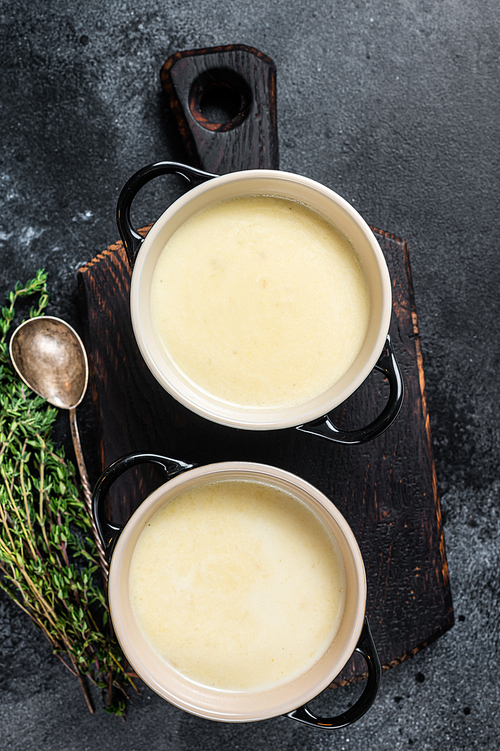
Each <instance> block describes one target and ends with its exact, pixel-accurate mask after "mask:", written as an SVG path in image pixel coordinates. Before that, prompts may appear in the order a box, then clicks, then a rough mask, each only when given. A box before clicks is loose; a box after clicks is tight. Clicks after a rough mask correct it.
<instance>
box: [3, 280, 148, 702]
mask: <svg viewBox="0 0 500 751" xmlns="http://www.w3.org/2000/svg"><path fill="white" fill-rule="evenodd" d="M32 295H38V304H37V305H36V306H35V307H32V308H31V310H30V313H29V316H30V318H33V317H35V316H40V315H43V312H44V310H45V308H46V307H47V304H48V294H47V275H46V273H45V272H44V271H41V270H39V271H38V272H37V274H36V277H35V278H34V279H32V280H30V281H29V282H27V283H26V284H25V285H24V286H23V285H22V284H20V283H19V282H18V283H17V284H16V285H15V288H14V290H13V291H12V292H10V293H9V295H8V297H7V301H6V305H5V306H4V307H3V308H2V309H1V313H0V589H3V590H4V592H6V593H7V594H8V595H9V597H11V598H12V600H13V601H14V602H15V603H16V604H17V605H18V606H19V607H20V608H21V609H22V610H23V611H24V612H25V613H26V614H27V615H28V616H29V617H30V618H31V620H32V621H33V622H34V623H35V624H36V625H37V626H38V627H39V628H40V629H41V630H42V631H43V633H44V634H45V636H46V637H47V639H48V640H49V642H50V644H51V647H52V650H53V653H54V654H55V655H56V656H57V657H58V658H59V659H60V660H61V662H62V663H63V665H64V666H65V667H66V668H67V669H68V670H69V671H70V672H71V673H73V675H75V676H76V677H77V678H78V679H79V681H80V684H81V686H82V689H83V692H84V696H85V700H86V702H87V706H88V708H89V710H90V711H91V712H92V711H93V708H92V703H91V700H90V695H89V692H88V689H87V685H86V679H90V680H91V681H92V682H93V683H95V684H96V685H97V686H98V687H100V688H101V689H102V694H103V705H104V709H105V710H106V711H108V712H110V713H112V714H117V715H123V713H124V710H125V700H126V698H127V694H126V692H125V686H126V685H127V684H129V685H132V686H133V687H134V688H135V685H134V683H133V677H134V674H133V673H132V672H131V671H130V670H129V669H128V668H127V665H126V660H125V658H124V656H123V654H122V652H121V650H120V647H119V645H118V643H117V641H116V638H115V637H114V636H113V633H112V629H111V628H110V624H109V622H108V617H109V611H108V605H107V600H106V596H105V593H104V591H103V589H102V586H101V582H100V578H99V574H98V569H99V559H98V553H97V550H96V546H95V543H94V541H93V540H92V538H91V535H90V534H89V531H90V519H89V518H88V514H87V511H86V507H85V503H84V500H83V498H82V494H81V492H79V490H78V485H77V479H76V475H75V469H74V467H73V465H72V464H71V462H69V461H68V460H67V459H66V458H65V456H64V451H63V449H60V448H56V447H55V446H54V443H53V441H52V438H51V433H52V427H53V424H54V421H55V418H56V415H57V410H56V409H55V408H54V407H51V406H50V405H48V404H47V402H46V401H45V400H44V399H42V398H41V397H39V396H36V395H35V394H34V393H33V392H32V391H31V390H30V389H29V388H28V387H27V386H25V384H24V383H23V382H22V381H21V380H20V378H19V377H18V376H17V374H16V373H15V371H14V369H13V367H12V365H11V364H10V361H9V355H8V348H7V342H6V339H7V334H8V332H9V330H10V328H11V325H12V322H13V320H14V317H15V306H16V303H17V302H18V301H19V299H20V298H24V297H29V296H32Z"/></svg>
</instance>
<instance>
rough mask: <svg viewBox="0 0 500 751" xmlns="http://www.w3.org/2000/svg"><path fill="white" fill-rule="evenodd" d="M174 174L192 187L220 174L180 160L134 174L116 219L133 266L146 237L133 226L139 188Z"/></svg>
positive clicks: (128, 182)
mask: <svg viewBox="0 0 500 751" xmlns="http://www.w3.org/2000/svg"><path fill="white" fill-rule="evenodd" d="M172 174H175V175H180V176H181V177H183V178H184V179H185V180H187V182H188V183H189V187H190V188H194V187H195V186H196V185H199V184H200V183H203V182H205V181H206V180H210V179H212V178H213V177H218V175H214V174H212V173H211V172H203V170H199V169H196V168H195V167H189V166H188V165H187V164H181V163H180V162H155V163H154V164H148V165H147V166H146V167H143V168H142V169H140V170H138V171H137V172H136V173H135V174H134V175H132V177H131V178H130V179H129V180H128V181H127V182H126V183H125V185H124V186H123V189H122V192H121V193H120V197H119V198H118V205H117V207H116V221H117V223H118V229H119V231H120V237H121V239H122V241H123V244H124V246H125V250H126V251H127V256H128V260H129V263H130V267H131V268H133V266H134V263H135V259H136V258H137V253H138V252H139V250H140V247H141V245H142V243H143V242H144V238H143V237H142V236H141V235H140V234H139V233H138V232H137V231H136V230H135V229H134V228H133V227H132V223H131V221H130V207H131V206H132V201H133V200H134V198H135V196H136V195H137V193H138V192H139V190H140V189H141V188H142V187H144V185H146V183H148V182H149V181H150V180H153V179H154V178H155V177H159V176H160V175H172Z"/></svg>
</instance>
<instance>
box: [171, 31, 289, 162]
mask: <svg viewBox="0 0 500 751" xmlns="http://www.w3.org/2000/svg"><path fill="white" fill-rule="evenodd" d="M160 78H161V82H162V86H163V89H164V91H165V93H166V95H167V97H168V101H169V104H170V107H171V109H172V112H173V114H174V117H175V119H176V121H177V126H178V128H179V132H180V135H181V138H182V140H183V142H184V145H185V147H186V149H187V151H188V154H189V157H190V160H191V162H192V163H193V164H194V165H196V166H197V167H200V168H201V169H203V170H207V171H208V172H216V173H217V174H219V175H220V174H224V173H226V172H236V171H238V170H246V169H278V167H279V155H278V132H277V111H276V66H275V65H274V63H273V61H272V60H271V58H270V57H268V56H267V55H264V54H263V53H262V52H259V50H257V49H255V48H254V47H247V46H246V45H244V44H233V45H229V46H226V47H211V48H208V49H199V50H188V51H185V52H177V53H176V54H175V55H172V56H171V57H169V58H168V60H167V62H166V63H165V65H164V66H163V68H162V69H161V72H160Z"/></svg>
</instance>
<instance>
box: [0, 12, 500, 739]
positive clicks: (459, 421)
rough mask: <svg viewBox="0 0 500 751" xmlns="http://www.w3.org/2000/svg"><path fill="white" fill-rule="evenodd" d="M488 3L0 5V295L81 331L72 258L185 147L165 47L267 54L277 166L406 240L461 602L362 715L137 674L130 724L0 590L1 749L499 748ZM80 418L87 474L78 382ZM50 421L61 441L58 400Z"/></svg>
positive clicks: (495, 282) (144, 217) (497, 433)
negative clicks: (329, 726) (151, 169)
mask: <svg viewBox="0 0 500 751" xmlns="http://www.w3.org/2000/svg"><path fill="white" fill-rule="evenodd" d="M497 10H498V9H497V5H496V3H495V2H494V0H482V2H480V3H468V4H464V3H462V2H459V0H446V1H445V2H440V1H438V0H415V2H412V3H409V2H406V1H405V0H393V1H392V2H388V0H374V2H367V1H366V0H364V1H363V0H353V2H351V3H345V2H340V0H334V2H331V3H327V4H325V3H323V2H320V0H310V1H309V3H308V4H307V9H306V7H305V3H304V4H302V3H298V2H297V3H295V4H292V5H291V4H290V3H289V2H285V0H276V2H274V3H272V4H271V3H269V2H267V1H266V2H264V0H249V2H247V3H242V2H234V1H233V2H228V1H227V0H219V2H217V3H212V2H208V1H207V0H194V1H193V2H191V3H185V2H179V1H178V0H174V1H173V2H170V3H168V4H166V3H160V2H157V1H155V0H134V2H132V0H122V1H121V2H118V1H117V0H108V2H107V3H102V2H96V0H87V2H86V3H76V2H75V0H66V1H65V2H62V1H61V0H46V1H45V2H44V3H37V4H33V3H29V2H27V0H18V1H17V2H14V1H11V2H2V3H1V4H0V22H1V38H2V47H3V51H2V58H1V63H0V64H1V66H2V68H3V71H2V72H3V76H2V80H1V83H0V89H1V99H2V114H1V130H0V132H1V134H2V155H1V164H0V167H1V168H0V181H1V182H0V185H1V188H0V190H1V193H0V201H1V213H0V243H1V245H0V254H1V256H0V257H1V266H0V268H1V276H0V299H3V296H4V293H5V292H7V291H8V290H9V289H10V288H11V287H12V285H13V284H14V282H15V281H16V280H17V279H20V280H26V279H27V278H29V277H31V276H32V275H33V274H34V272H35V271H36V269H37V268H38V267H44V268H46V269H47V271H48V272H49V286H50V296H51V308H50V312H51V313H52V314H54V315H58V316H60V317H62V318H65V319H67V320H68V321H69V322H70V323H72V324H73V325H75V326H76V328H77V329H80V330H81V319H80V312H79V309H78V298H77V287H76V269H77V268H78V267H79V266H80V265H82V264H84V263H85V262H87V261H88V260H89V259H90V258H92V257H93V256H94V255H95V254H96V253H97V252H98V251H99V250H101V249H103V248H105V247H106V246H107V245H109V244H110V243H111V242H113V241H115V240H116V239H117V231H116V227H115V220H114V211H115V205H116V199H117V196H118V193H119V191H120V188H121V187H122V185H123V183H124V182H125V181H126V179H127V178H128V177H129V176H130V175H131V174H132V172H134V171H135V170H136V169H137V168H139V167H141V166H143V165H144V164H146V163H149V162H152V161H155V160H157V159H168V158H175V159H179V160H181V159H182V158H183V156H184V154H183V151H182V148H181V146H180V144H179V141H178V138H177V135H176V132H175V128H174V126H173V123H172V120H171V118H170V116H169V113H168V111H167V108H166V105H165V101H164V98H163V94H162V91H161V87H160V83H159V70H160V68H161V66H162V65H163V63H164V62H165V60H166V59H167V57H169V55H171V54H172V53H174V52H176V51H178V50H182V49H191V48H195V47H206V46H212V45H217V44H229V43H244V44H248V45H252V46H255V47H257V48H258V49H260V50H262V51H263V52H265V53H266V54H268V55H269V56H270V57H271V58H272V59H273V60H274V61H275V63H276V66H277V70H278V78H277V81H278V123H279V140H280V143H279V145H280V164H281V167H282V169H287V170H291V171H294V172H298V173H302V174H305V175H307V176H309V177H312V178H315V179H317V180H319V181H321V182H323V183H325V184H326V185H329V186H330V187H332V188H333V189H335V190H337V191H338V192H339V193H340V194H341V195H343V196H344V197H345V198H347V199H348V200H350V201H351V202H352V203H353V204H354V206H355V207H356V208H357V209H358V210H359V211H360V212H361V214H362V215H363V216H364V217H365V218H366V219H367V221H369V222H370V223H371V224H374V225H377V226H379V227H383V228H384V229H387V230H389V231H391V232H394V233H395V234H398V235H400V236H402V237H404V238H405V239H406V240H407V241H408V243H409V246H410V253H411V260H412V270H413V279H414V285H415V295H416V303H417V310H418V314H419V325H420V332H421V338H422V350H423V356H424V366H425V372H426V380H427V393H428V403H429V411H430V416H431V424H432V431H433V438H434V449H435V457H436V463H437V472H438V482H439V491H440V494H441V497H442V505H443V511H444V514H445V522H446V523H445V537H446V545H447V554H448V561H449V565H450V576H451V583H452V591H453V596H454V604H455V612H456V615H457V616H458V617H457V622H456V625H455V626H454V628H453V629H452V630H451V631H450V632H448V633H447V634H446V635H445V636H444V637H442V638H441V639H439V640H438V641H437V642H435V643H434V644H432V645H431V646H430V647H428V648H427V649H425V650H424V651H423V652H421V653H420V654H419V655H417V656H416V657H415V658H414V659H413V660H410V661H408V662H406V663H405V664H403V665H401V666H399V667H397V668H395V669H393V670H391V671H390V672H389V673H387V674H386V675H384V677H383V681H382V688H381V691H380V695H379V698H378V699H377V702H376V704H375V705H374V707H373V708H372V709H371V710H370V712H369V713H368V714H367V715H366V716H365V717H364V718H363V719H362V720H361V721H360V722H359V723H358V724H357V725H355V726H353V727H350V728H347V729H346V730H342V731H338V732H337V733H335V734H328V733H322V732H320V731H314V730H309V729H308V728H305V727H302V726H299V725H298V724H296V723H292V722H291V721H289V720H286V719H284V718H278V719H275V720H270V721H266V722H263V723H254V724H250V725H244V726H226V725H221V724H214V723H211V722H209V721H204V720H200V719H197V718H194V717H191V716H189V715H187V714H185V713H183V712H181V711H180V710H177V709H175V708H173V707H171V706H170V705H169V704H167V703H166V702H164V701H162V700H161V699H159V698H158V697H156V696H155V695H154V694H153V693H152V692H150V691H149V690H148V689H144V690H143V691H142V693H141V695H140V696H137V697H133V698H132V699H131V701H130V704H129V710H128V715H127V721H126V722H125V723H124V722H122V721H121V720H118V719H116V718H113V717H109V716H108V715H106V714H105V713H104V712H102V711H100V710H98V711H97V712H96V714H95V715H94V716H90V715H89V714H88V713H87V710H86V708H85V705H84V702H83V699H82V696H81V692H80V688H79V685H78V683H77V682H76V681H75V680H74V679H73V677H72V676H70V675H69V674H67V673H65V672H64V670H63V668H62V667H61V666H60V664H59V662H58V661H57V660H56V659H55V658H53V657H52V656H51V654H50V650H49V648H48V646H47V643H46V642H45V640H44V638H43V637H42V636H41V634H39V633H38V632H37V631H35V629H34V628H33V627H32V626H31V625H30V623H29V622H27V621H26V619H25V617H24V616H23V614H22V613H21V612H18V610H17V608H16V607H15V606H14V605H13V604H12V603H11V602H10V601H8V600H7V598H6V597H4V596H0V736H1V745H2V748H5V749H12V750H13V751H18V750H19V751H21V750H22V751H31V750H32V749H33V750H34V749H51V751H59V750H61V751H63V750H64V751H73V750H74V751H84V749H92V750H93V749H96V748H100V749H103V750H105V749H111V748H120V749H122V748H123V749H131V750H134V751H141V750H142V749H148V750H150V749H158V750H161V749H172V751H177V750H179V751H180V750H181V749H194V748H204V749H206V750H207V751H211V750H212V749H222V748H234V749H236V748H239V749H280V750H281V749H304V750H308V749H311V750H314V751H320V749H326V748H338V749H357V750H364V749H370V750H371V749H374V748H377V749H381V751H385V749H391V750H392V749H406V748H410V747H412V748H418V749H425V750H426V751H427V750H429V751H430V750H432V751H434V750H436V751H437V749H469V748H470V749H472V748H474V749H475V748H480V749H495V748H498V745H499V742H498V729H499V726H498V717H497V714H498V705H499V702H500V688H499V681H498V664H499V653H500V627H499V622H500V604H499V591H500V587H499V574H498V561H499V554H500V543H499V539H500V534H499V532H500V529H499V525H500V522H499V511H498V510H499V496H500V480H499V477H498V463H499V458H500V429H499V425H500V414H499V413H500V406H499V405H500V379H499V378H498V369H499V364H500V343H499V337H498V334H497V320H498V313H499V311H498V289H499V286H500V266H499V264H498V260H497V258H498V250H497V237H498V235H499V223H500V213H499V211H498V187H499V186H498V182H499V179H498V175H499V173H500V170H499V167H500V165H499V150H498V144H499V141H500V138H499V136H500V133H499V129H500V125H499V124H500V77H499V75H498V62H499V51H500V44H499V41H498V40H499V31H500V23H499V20H498V13H497ZM180 190H181V186H180V184H178V183H177V182H176V181H175V180H164V181H160V184H158V185H157V186H155V187H154V188H150V189H148V190H146V191H144V194H143V196H141V198H140V201H138V204H137V207H136V208H135V212H136V216H137V224H147V223H148V222H149V221H151V220H154V218H155V217H156V216H158V214H159V213H160V211H161V210H162V208H163V207H164V206H165V205H166V204H167V203H168V202H170V201H171V200H172V198H174V197H175V196H176V195H178V194H179V193H180ZM79 420H80V423H81V426H82V430H83V433H84V441H85V451H86V455H87V458H88V463H89V466H90V469H91V473H92V474H93V479H95V475H96V471H97V457H96V455H95V439H94V437H93V427H92V416H91V411H90V409H89V404H88V399H87V401H86V403H85V404H84V405H83V406H82V408H80V410H79ZM59 432H60V435H61V440H63V441H64V442H65V443H66V444H68V446H69V443H68V428H67V422H66V416H65V415H61V420H60V424H59ZM96 699H97V702H96V703H97V704H98V703H99V697H98V696H96ZM332 701H333V696H332V694H331V692H329V693H328V694H327V695H326V696H325V695H323V696H322V697H320V698H319V699H317V700H316V702H315V705H316V708H317V709H319V710H321V708H324V711H325V712H328V711H329V705H330V703H331V702H332Z"/></svg>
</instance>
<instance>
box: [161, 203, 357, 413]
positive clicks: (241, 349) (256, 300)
mask: <svg viewBox="0 0 500 751" xmlns="http://www.w3.org/2000/svg"><path fill="white" fill-rule="evenodd" d="M151 315H152V321H153V327H154V330H155V332H156V335H157V337H158V339H159V340H160V342H161V343H162V346H163V348H164V350H165V351H166V353H167V355H168V357H169V358H170V360H171V361H172V362H173V363H174V365H175V366H176V367H177V368H178V369H179V370H180V371H182V372H183V373H184V375H185V376H187V378H188V379H190V380H191V381H192V382H193V383H195V384H196V385H197V386H199V387H201V388H202V389H203V390H205V391H206V392H208V393H209V394H211V395H212V396H214V397H216V398H218V399H220V400H223V401H225V402H228V403H232V404H238V405H242V406H243V405H244V406H250V407H285V406H292V405H296V404H301V403H303V402H305V401H307V400H309V399H311V398H314V397H315V396H318V395H319V394H321V393H323V392H324V391H326V390H327V389H328V388H330V387H331V386H332V385H333V384H334V383H336V382H337V381H338V380H339V379H340V378H341V377H342V375H343V374H344V373H345V372H346V371H347V370H348V368H349V367H350V365H351V364H352V363H353V361H354V360H355V358H356V356H357V354H358V352H359V350H360V348H361V345H362V343H363V340H364V337H365V334H366V330H367V327H368V318H369V294H368V289H367V285H366V281H365V278H364V274H363V271H362V268H361V265H360V263H359V260H358V257H357V255H356V253H355V252H354V249H353V247H352V245H351V244H350V242H349V241H348V239H347V238H346V237H345V235H344V234H343V233H342V232H340V230H338V229H337V228H336V227H334V226H333V225H332V224H331V223H330V222H328V221H327V220H326V219H325V218H324V217H323V216H321V215H320V214H318V213H317V212H315V211H313V210H312V209H310V208H308V207H307V206H304V205H303V204H301V203H299V202H297V201H291V200H288V199H284V198H276V197H272V196H245V197H242V198H234V199H229V200H227V201H223V202H221V203H219V204H216V205H214V206H211V207H209V208H208V209H206V210H204V211H202V212H200V213H199V214H197V215H195V216H194V217H191V219H189V220H188V221H187V222H186V223H185V224H184V225H182V226H181V227H180V228H179V229H178V230H177V232H176V233H175V234H174V235H173V236H172V237H171V238H170V240H169V241H168V242H167V244H166V246H165V248H164V249H163V251H162V253H161V255H160V258H159V260H158V262H157V265H156V268H155V272H154V276H153V281H152V287H151Z"/></svg>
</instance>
